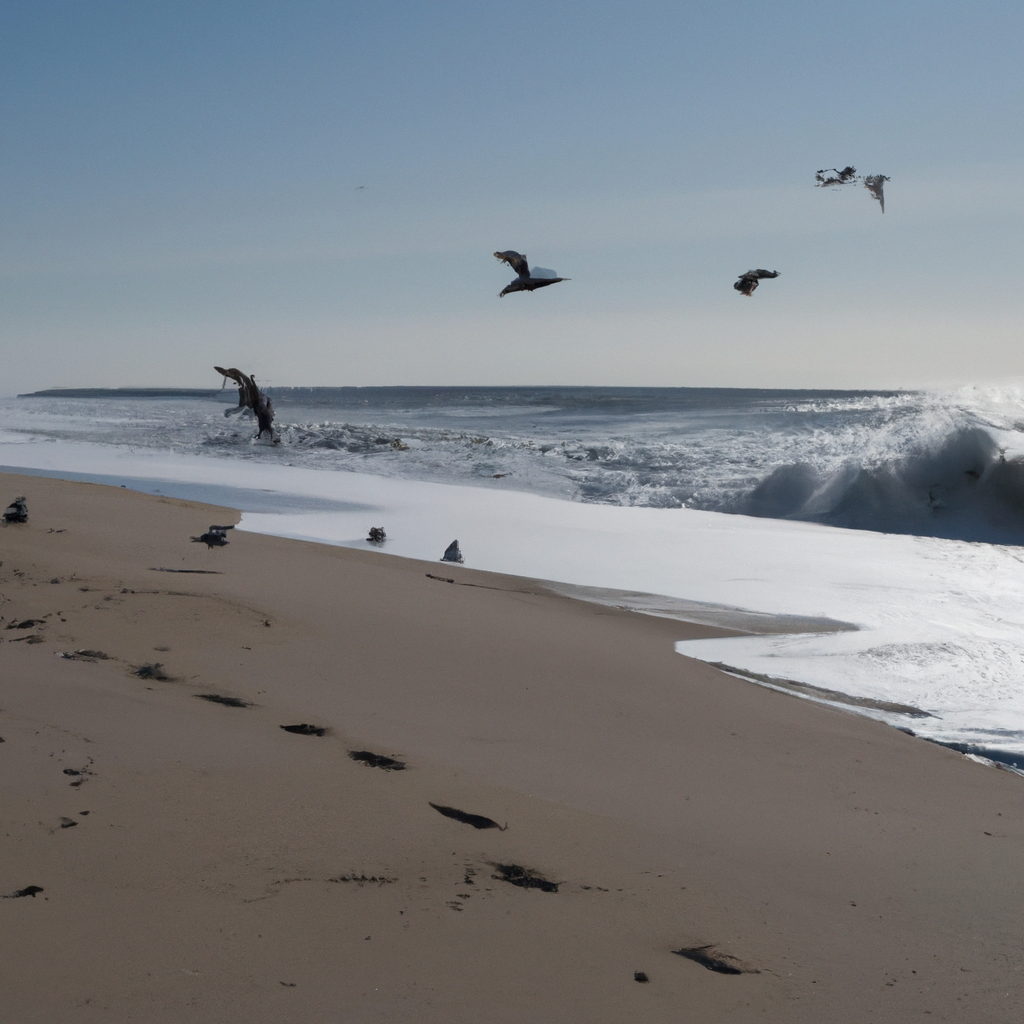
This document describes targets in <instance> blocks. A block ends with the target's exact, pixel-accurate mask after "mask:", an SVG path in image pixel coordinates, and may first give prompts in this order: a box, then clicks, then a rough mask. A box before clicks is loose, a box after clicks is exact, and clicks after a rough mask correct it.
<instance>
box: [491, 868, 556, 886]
mask: <svg viewBox="0 0 1024 1024" xmlns="http://www.w3.org/2000/svg"><path fill="white" fill-rule="evenodd" d="M491 867H492V868H495V869H496V870H497V872H498V874H496V875H491V878H493V879H495V880H496V881H498V882H510V883H511V884H512V885H518V886H519V888H520V889H540V891H541V892H558V883H557V882H552V881H550V880H549V879H547V878H545V877H544V876H543V875H540V874H538V873H537V872H536V871H531V870H530V869H529V868H524V867H521V866H520V865H519V864H494V863H492V864H491Z"/></svg>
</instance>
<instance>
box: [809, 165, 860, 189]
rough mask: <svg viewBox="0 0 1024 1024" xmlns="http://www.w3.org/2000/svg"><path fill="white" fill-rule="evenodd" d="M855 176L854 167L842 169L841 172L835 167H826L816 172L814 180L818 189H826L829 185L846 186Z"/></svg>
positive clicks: (855, 169) (855, 170)
mask: <svg viewBox="0 0 1024 1024" xmlns="http://www.w3.org/2000/svg"><path fill="white" fill-rule="evenodd" d="M830 172H831V173H830ZM856 174H857V168H856V167H844V168H843V169H842V170H841V171H840V170H839V169H838V168H836V167H826V168H824V169H823V170H820V171H818V173H817V174H815V175H814V178H815V181H816V182H817V186H818V188H827V187H828V186H829V185H848V184H849V183H850V182H851V181H853V180H854V176H855V175H856ZM826 175H827V177H826Z"/></svg>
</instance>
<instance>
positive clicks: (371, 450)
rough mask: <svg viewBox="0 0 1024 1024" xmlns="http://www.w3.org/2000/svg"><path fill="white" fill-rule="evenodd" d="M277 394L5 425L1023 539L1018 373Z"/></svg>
mask: <svg viewBox="0 0 1024 1024" xmlns="http://www.w3.org/2000/svg"><path fill="white" fill-rule="evenodd" d="M271 393H272V395H273V398H274V403H275V406H276V408H277V413H278V419H277V426H278V428H279V432H280V439H281V443H280V444H278V445H275V446H268V445H265V444H257V443H253V442H252V440H251V434H252V428H251V424H250V423H248V422H246V421H245V420H243V419H240V418H237V417H234V416H226V415H225V414H226V413H227V412H229V411H230V410H225V409H223V405H219V404H218V403H217V402H216V400H214V401H211V400H209V399H195V398H191V399H173V400H172V399H144V400H138V399H134V400H133V399H126V398H117V397H114V396H111V397H109V398H99V399H65V398H35V399H31V400H25V399H22V400H13V401H5V402H3V403H0V428H3V427H7V428H8V429H9V430H11V431H15V432H19V433H21V434H23V435H24V434H31V435H33V436H46V437H57V438H62V439H79V440H89V441H94V442H95V441H99V442H101V443H109V444H118V445H132V446H137V447H146V448H162V449H171V450H175V451H181V452H185V453H198V452H202V453H203V454H207V455H210V454H216V455H224V456H226V457H231V458H235V459H237V458H244V459H253V460H259V461H286V462H292V463H293V464H295V465H304V466H308V467H310V468H319V469H324V470H332V469H334V470H337V469H345V470H355V471H362V472H371V473H377V474H382V475H386V476H401V477H408V478H415V479H421V480H434V481H438V482H458V483H478V484H480V485H484V486H489V487H503V488H512V489H516V490H530V491H537V492H540V493H545V494H549V495H552V496H557V497H562V498H567V499H570V500H575V501H583V502H597V503H604V504H617V505H646V506H653V507H660V508H682V507H687V508H696V509H703V510H707V511H715V512H728V513H736V514H743V515H750V516H761V517H770V518H781V519H799V520H806V521H812V522H820V523H827V524H830V525H833V526H840V527H846V528H850V529H863V530H877V531H882V532H888V533H909V534H918V535H922V536H938V537H948V538H958V539H962V540H974V541H987V542H997V543H1010V544H1024V392H1022V391H1021V389H1019V388H1015V387H1001V388H988V389H984V388H965V389H962V390H961V391H957V392H948V393H932V392H864V391H861V392H837V391H817V392H815V391H767V390H733V389H701V388H605V389H601V388H275V389H271ZM223 397H224V402H225V403H226V402H227V401H229V400H230V397H231V396H230V394H229V393H225V395H224V396H223ZM26 421H29V422H28V425H26Z"/></svg>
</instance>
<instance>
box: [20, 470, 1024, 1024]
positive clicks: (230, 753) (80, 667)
mask: <svg viewBox="0 0 1024 1024" xmlns="http://www.w3.org/2000/svg"><path fill="white" fill-rule="evenodd" d="M21 494H24V495H26V497H27V499H28V507H29V517H30V518H29V522H28V523H27V524H25V525H14V526H8V527H4V528H2V529H0V562H2V565H0V616H3V618H2V620H0V737H3V740H4V742H3V743H0V778H2V779H3V786H2V788H0V814H2V822H3V829H2V833H3V835H2V839H0V841H2V847H0V849H2V856H0V895H3V896H8V897H10V898H7V899H2V900H0V991H2V992H3V1007H4V1009H3V1015H2V1018H3V1019H9V1020H11V1021H12V1022H15V1021H16V1022H18V1024H23V1022H33V1024H34V1022H44V1021H45V1022H47V1024H51V1022H63V1021H82V1022H94V1021H95V1022H100V1021H103V1022H107V1021H111V1020H132V1021H142V1022H149V1021H152V1022H163V1021H167V1020H184V1019H187V1020H190V1021H197V1022H210V1024H214V1022H217V1024H234V1022H243V1021H244V1022H261V1021H267V1022H291V1021H295V1022H299V1021H302V1022H311V1024H316V1022H321V1021H322V1022H328V1021H332V1022H333V1021H349V1020H353V1021H381V1022H384V1021H387V1022H409V1024H413V1022H417V1024H419V1022H423V1021H439V1022H440V1021H444V1022H456V1024H461V1022H466V1024H470V1022H473V1024H478V1022H480V1021H488V1022H500V1024H505V1022H508V1024H513V1022H515V1024H521V1022H524V1021H543V1022H604V1021H608V1022H621V1021H626V1020H629V1021H633V1020H636V1021H640V1020H642V1021H654V1022H660V1021H665V1022H668V1021H672V1022H677V1021H679V1020H687V1021H696V1022H708V1024H712V1022H725V1021H727V1022H732V1021H736V1022H746V1021H755V1020H756V1021H765V1020H769V1021H791V1022H804V1021H806V1022H808V1024H809V1022H816V1024H817V1022H821V1021H833V1022H846V1021H849V1022H854V1021H857V1022H861V1021H865V1020H878V1021H886V1020H901V1021H903V1020H916V1019H921V1020H925V1019H929V1020H949V1021H964V1022H967V1021H970V1022H972V1024H973V1022H979V1021H981V1022H1006V1024H1010V1022H1016V1021H1018V1020H1020V1019H1021V1016H1022V1008H1024V955H1022V950H1024V889H1022V886H1021V884H1020V879H1021V878H1022V877H1024V843H1022V839H1024V779H1021V778H1020V777H1018V776H1015V775H1013V774H1011V773H1009V772H1004V771H998V770H995V769H992V768H987V767H984V766H981V765H978V764H976V763H973V762H971V761H969V760H967V759H965V758H963V757H962V756H960V755H959V754H956V753H954V752H952V751H949V750H946V749H943V748H941V747H938V746H935V745H933V744H928V743H925V742H923V741H920V740H917V739H914V738H912V737H909V736H906V735H904V734H902V733H900V732H897V731H896V730H893V729H890V728H888V727H886V726H883V725H880V724H877V723H874V722H872V721H869V720H867V719H864V718H860V717H857V716H855V715H853V714H847V713H844V712H842V711H839V710H835V709H832V708H827V707H821V706H816V705H813V704H811V703H809V702H807V701H804V700H800V699H798V698H794V697H791V696H789V695H786V694H783V693H778V692H774V691H771V690H767V689H764V688H762V687H759V686H756V685H754V684H751V683H749V682H745V681H743V680H741V679H737V678H735V677H732V676H729V675H725V674H724V673H721V672H719V671H717V670H716V669H714V668H712V667H710V666H708V665H704V664H701V663H699V662H694V661H691V660H688V659H686V658H683V657H681V656H680V655H678V654H676V653H675V651H674V649H673V644H674V642H675V641H676V640H680V639H684V638H686V637H698V636H709V635H719V634H718V633H716V630H715V627H714V626H711V625H708V624H706V623H705V624H687V623H683V622H679V621H670V620H668V619H662V618H655V617H651V616H644V615H639V614H636V613H633V612H629V611H622V610H619V609H616V608H613V607H607V606H601V605H596V604H590V603H585V602H581V601H577V600H573V599H571V598H568V597H565V596H563V595H560V594H555V593H553V592H551V591H550V590H548V589H547V588H545V587H544V586H543V585H542V584H539V583H537V582H536V581H529V580H521V579H516V578H514V577H507V576H496V575H493V574H487V573H482V572H475V571H473V570H469V569H465V568H462V567H459V566H449V565H441V564H439V563H422V562H416V561H412V560H407V559H398V558H387V557H381V556H380V555H379V554H377V553H375V552H371V551H367V552H361V551H354V550H350V549H344V548H332V547H325V546H320V545H315V544H308V543H302V542H297V541H288V540H282V539H279V538H272V537H262V536H257V535H253V534H250V533H240V532H237V531H229V532H228V535H227V536H228V539H229V541H230V543H229V544H228V546H226V547H223V548H214V549H212V550H211V549H207V548H206V547H205V545H201V544H196V543H192V542H190V540H189V537H190V536H192V535H199V534H201V533H203V532H204V531H205V530H206V529H207V528H208V527H209V525H210V524H212V523H219V524H229V523H232V522H235V521H237V513H233V512H231V511H229V510H224V509H219V508H214V507H211V506H204V505H199V504H196V503H190V502H184V501H178V500H173V499H167V498H156V497H152V496H146V495H141V494H137V493H134V492H129V491H125V490H122V489H119V488H109V487H100V486H95V485H90V484H81V483H68V482H62V481H58V480H51V479H44V478H38V477H21V476H13V475H10V474H3V475H0V504H6V503H7V501H9V500H11V499H12V498H13V497H15V496H16V495H21ZM369 525H376V524H370V523H368V524H367V526H369ZM385 525H386V524H385ZM160 570H176V571H174V572H170V571H160ZM183 570H185V571H183ZM449 580H451V581H453V582H448V581H449ZM25 623H28V624H27V625H25ZM76 652H91V653H76ZM62 654H67V655H70V656H69V657H62V656H61V655H62ZM101 655H104V657H101ZM201 697H205V698H207V699H198V698H201ZM211 697H213V698H227V701H226V702H224V701H218V700H210V699H209V698H211ZM293 725H295V726H297V725H306V726H311V727H312V729H306V730H298V731H286V730H285V729H282V728H281V726H293ZM320 729H323V730H325V731H324V733H323V735H318V731H319V730H320ZM352 752H356V753H359V754H360V755H361V759H359V760H357V759H353V757H352V756H351V754H352ZM363 755H365V756H363ZM380 758H386V759H390V761H392V762H394V763H393V764H391V765H390V766H389V765H388V764H387V762H386V761H382V760H380ZM398 764H402V765H404V767H402V768H401V769H399V770H396V769H397V765H398ZM438 807H441V808H444V809H445V810H449V811H451V810H454V811H458V812H462V813H463V815H464V817H468V818H469V819H470V820H469V821H468V822H467V821H466V820H460V819H459V817H458V816H457V815H456V816H452V815H449V814H446V813H443V812H441V811H439V810H438V809H437V808H438ZM475 818H479V819H489V820H490V822H492V823H493V825H495V826H497V827H483V828H479V827H475V826H476V825H477V824H480V822H479V821H475ZM34 888H38V890H39V891H35V892H32V893H30V892H27V890H30V889H34ZM22 892H24V893H25V895H17V894H18V893H22ZM677 950H684V951H685V950H690V951H696V952H693V953H692V955H691V956H683V955H678V954H677V953H676V952H674V951H677ZM693 957H696V959H694V958H693ZM708 964H710V965H711V967H715V966H716V965H717V966H718V967H719V968H720V969H709V967H708V966H707V965H708ZM638 972H642V976H646V978H647V979H648V980H647V981H637V980H635V975H636V974H637V973H638Z"/></svg>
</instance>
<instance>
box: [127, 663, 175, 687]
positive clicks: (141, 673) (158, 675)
mask: <svg viewBox="0 0 1024 1024" xmlns="http://www.w3.org/2000/svg"><path fill="white" fill-rule="evenodd" d="M132 675H133V676H138V678H139V679H156V680H158V681H159V682H161V683H166V682H170V681H171V679H172V677H171V676H169V675H167V673H166V672H164V668H163V664H162V663H161V662H159V661H155V662H153V663H152V664H146V665H140V666H139V667H138V668H134V669H132Z"/></svg>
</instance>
